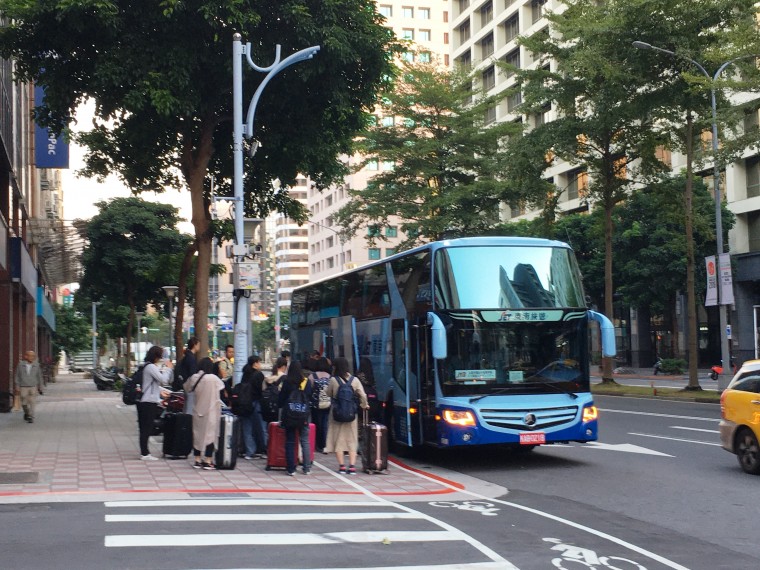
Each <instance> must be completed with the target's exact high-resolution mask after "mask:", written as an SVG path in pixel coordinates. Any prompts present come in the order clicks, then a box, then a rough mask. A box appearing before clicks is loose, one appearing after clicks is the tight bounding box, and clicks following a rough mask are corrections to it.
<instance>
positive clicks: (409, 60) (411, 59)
mask: <svg viewBox="0 0 760 570" xmlns="http://www.w3.org/2000/svg"><path fill="white" fill-rule="evenodd" d="M401 59H403V60H404V61H405V62H407V63H413V62H414V54H413V53H412V52H410V51H405V52H404V53H402V54H401Z"/></svg>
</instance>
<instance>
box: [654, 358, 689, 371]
mask: <svg viewBox="0 0 760 570" xmlns="http://www.w3.org/2000/svg"><path fill="white" fill-rule="evenodd" d="M660 370H662V373H663V374H683V371H684V370H686V361H685V360H684V359H683V358H663V359H662V364H661V365H660Z"/></svg>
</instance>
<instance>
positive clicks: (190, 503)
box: [105, 499, 378, 508]
mask: <svg viewBox="0 0 760 570" xmlns="http://www.w3.org/2000/svg"><path fill="white" fill-rule="evenodd" d="M105 505H106V507H112V508H113V507H129V508H132V507H251V506H264V507H276V506H286V507H376V506H377V505H378V501H309V500H305V499H282V500H277V499H175V500H166V501H109V502H106V503H105Z"/></svg>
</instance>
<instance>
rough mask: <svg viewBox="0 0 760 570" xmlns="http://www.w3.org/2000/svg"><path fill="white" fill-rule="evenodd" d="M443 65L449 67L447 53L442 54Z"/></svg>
mask: <svg viewBox="0 0 760 570" xmlns="http://www.w3.org/2000/svg"><path fill="white" fill-rule="evenodd" d="M443 65H445V66H446V67H448V66H449V54H447V53H445V54H443Z"/></svg>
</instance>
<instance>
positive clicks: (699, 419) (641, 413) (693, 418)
mask: <svg viewBox="0 0 760 570" xmlns="http://www.w3.org/2000/svg"><path fill="white" fill-rule="evenodd" d="M599 411H600V412H605V413H608V414H631V415H634V416H652V417H655V418H672V419H676V420H694V421H698V422H713V423H716V424H717V423H719V422H720V418H700V417H697V416H675V415H673V414H655V413H653V412H634V411H632V410H610V409H607V408H599Z"/></svg>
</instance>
